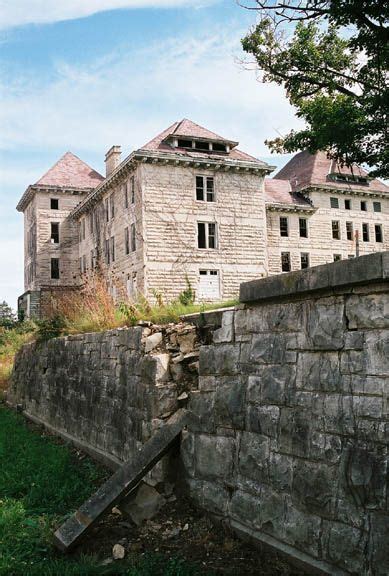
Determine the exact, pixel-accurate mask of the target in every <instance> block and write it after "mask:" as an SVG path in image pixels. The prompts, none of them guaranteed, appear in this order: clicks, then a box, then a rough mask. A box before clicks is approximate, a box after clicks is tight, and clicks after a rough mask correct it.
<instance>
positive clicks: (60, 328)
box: [39, 275, 237, 338]
mask: <svg viewBox="0 0 389 576" xmlns="http://www.w3.org/2000/svg"><path fill="white" fill-rule="evenodd" d="M194 299H195V293H194V290H193V288H192V286H191V284H190V282H189V279H187V287H186V289H185V290H184V291H183V292H182V293H181V294H180V295H179V296H178V298H177V300H174V301H171V302H166V301H165V299H164V297H163V295H162V294H161V293H160V292H154V301H155V302H154V303H151V302H150V301H149V300H148V299H147V298H145V297H142V296H139V298H138V300H137V301H136V302H129V301H127V302H121V303H119V304H115V302H114V300H113V298H112V296H111V295H110V293H109V291H108V289H107V284H106V281H105V279H104V278H103V277H100V276H98V275H96V276H93V277H92V278H90V279H88V280H87V281H86V282H85V285H84V287H83V289H82V290H80V291H78V292H71V293H68V294H65V295H63V296H62V297H61V298H60V299H59V300H58V301H57V304H56V314H55V315H54V316H53V318H52V319H50V320H49V321H45V322H40V323H39V333H40V335H41V336H42V337H44V338H45V337H47V336H48V337H50V334H51V333H52V332H53V331H54V332H55V335H59V334H60V333H62V334H77V333H81V332H100V331H102V330H110V329H112V328H120V327H123V326H134V325H135V324H136V323H137V322H138V321H140V320H146V321H150V322H153V323H155V324H166V323H168V322H178V321H179V320H180V317H181V316H183V315H184V314H191V313H195V312H201V311H205V310H211V309H214V308H220V307H223V306H233V305H235V304H236V303H237V302H236V301H229V302H224V303H220V302H219V303H217V304H194Z"/></svg>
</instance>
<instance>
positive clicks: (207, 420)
mask: <svg viewBox="0 0 389 576" xmlns="http://www.w3.org/2000/svg"><path fill="white" fill-rule="evenodd" d="M189 410H191V411H192V412H193V414H195V415H196V416H197V420H196V421H195V422H193V423H191V430H192V431H193V432H195V431H198V432H208V433H213V432H214V431H215V429H216V423H215V393H214V392H213V391H208V392H205V391H202V390H192V392H191V394H190V401H189Z"/></svg>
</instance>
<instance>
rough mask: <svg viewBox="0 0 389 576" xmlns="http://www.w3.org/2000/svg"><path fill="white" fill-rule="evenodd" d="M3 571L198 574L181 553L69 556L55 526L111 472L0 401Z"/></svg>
mask: <svg viewBox="0 0 389 576" xmlns="http://www.w3.org/2000/svg"><path fill="white" fill-rule="evenodd" d="M0 458H1V463H2V470H1V474H0V576H73V575H74V576H84V575H85V576H87V575H88V576H89V575H96V576H99V575H109V574H110V575H117V576H120V575H123V576H124V575H126V576H197V575H199V574H200V573H201V574H203V572H202V571H201V572H200V571H199V570H198V569H197V568H196V567H191V566H187V565H186V563H184V562H183V561H182V560H180V559H177V558H173V559H172V558H171V559H166V558H163V557H162V556H158V555H155V556H154V555H145V556H142V557H139V558H129V559H127V560H125V561H118V562H115V563H114V564H111V565H108V566H104V565H102V562H101V559H98V558H96V557H93V556H78V557H75V556H71V557H64V556H63V555H61V554H60V553H57V552H56V551H55V549H54V548H53V547H52V545H51V542H50V538H51V532H52V530H53V528H54V527H55V526H56V525H58V524H59V523H60V522H61V521H63V519H64V518H65V517H66V516H67V515H68V514H69V513H71V512H73V511H74V509H76V508H77V507H78V506H79V505H80V504H81V503H82V502H83V500H84V499H85V498H87V497H88V496H89V495H90V494H91V493H93V492H94V490H95V489H96V487H97V486H98V485H99V483H100V482H101V481H102V480H103V479H104V477H105V475H106V473H105V471H104V470H103V469H102V468H98V467H96V466H95V465H94V464H93V463H92V462H91V461H90V460H88V459H82V460H80V459H79V458H77V457H76V454H75V453H72V452H71V451H70V449H69V448H67V447H65V446H63V445H61V444H59V443H58V442H56V441H55V440H54V439H52V438H48V437H45V436H43V435H41V434H40V433H39V432H38V431H32V430H31V429H29V428H28V427H27V426H26V424H25V421H24V420H23V418H22V417H21V416H19V415H17V414H15V413H13V412H10V411H9V410H7V409H5V408H4V407H2V406H0Z"/></svg>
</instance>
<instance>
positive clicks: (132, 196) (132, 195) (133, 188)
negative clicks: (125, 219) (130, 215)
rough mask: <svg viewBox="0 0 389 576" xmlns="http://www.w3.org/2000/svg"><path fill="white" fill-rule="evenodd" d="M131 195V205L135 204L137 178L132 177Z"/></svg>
mask: <svg viewBox="0 0 389 576" xmlns="http://www.w3.org/2000/svg"><path fill="white" fill-rule="evenodd" d="M130 195H131V204H135V176H131V178H130Z"/></svg>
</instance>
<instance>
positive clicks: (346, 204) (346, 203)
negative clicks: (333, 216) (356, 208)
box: [344, 200, 351, 210]
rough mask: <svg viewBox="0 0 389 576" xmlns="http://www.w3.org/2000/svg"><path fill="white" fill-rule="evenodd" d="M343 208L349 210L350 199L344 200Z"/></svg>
mask: <svg viewBox="0 0 389 576" xmlns="http://www.w3.org/2000/svg"><path fill="white" fill-rule="evenodd" d="M344 209H345V210H351V200H345V201H344Z"/></svg>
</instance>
